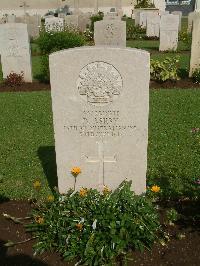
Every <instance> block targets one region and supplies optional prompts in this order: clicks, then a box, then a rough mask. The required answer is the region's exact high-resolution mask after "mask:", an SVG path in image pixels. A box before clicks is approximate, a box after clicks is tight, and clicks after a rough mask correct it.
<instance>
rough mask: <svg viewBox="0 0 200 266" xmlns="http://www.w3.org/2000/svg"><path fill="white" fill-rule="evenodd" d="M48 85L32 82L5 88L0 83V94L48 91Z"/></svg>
mask: <svg viewBox="0 0 200 266" xmlns="http://www.w3.org/2000/svg"><path fill="white" fill-rule="evenodd" d="M50 89H51V87H50V84H46V83H40V82H33V83H23V84H22V85H20V86H13V87H11V86H7V85H5V84H4V83H0V92H23V91H24V92H29V91H48V90H50Z"/></svg>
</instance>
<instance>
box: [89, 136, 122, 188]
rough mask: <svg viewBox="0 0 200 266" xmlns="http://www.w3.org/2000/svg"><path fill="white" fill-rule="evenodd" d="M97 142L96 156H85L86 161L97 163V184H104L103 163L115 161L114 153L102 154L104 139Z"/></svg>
mask: <svg viewBox="0 0 200 266" xmlns="http://www.w3.org/2000/svg"><path fill="white" fill-rule="evenodd" d="M97 144H98V157H89V156H86V158H87V160H86V162H87V163H99V186H100V187H101V186H104V177H105V176H104V174H105V173H104V170H105V163H116V162H117V160H116V155H114V156H105V155H104V141H103V140H100V141H98V142H97Z"/></svg>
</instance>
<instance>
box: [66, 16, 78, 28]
mask: <svg viewBox="0 0 200 266" xmlns="http://www.w3.org/2000/svg"><path fill="white" fill-rule="evenodd" d="M65 24H66V25H67V26H69V27H72V28H76V29H78V15H67V16H65Z"/></svg>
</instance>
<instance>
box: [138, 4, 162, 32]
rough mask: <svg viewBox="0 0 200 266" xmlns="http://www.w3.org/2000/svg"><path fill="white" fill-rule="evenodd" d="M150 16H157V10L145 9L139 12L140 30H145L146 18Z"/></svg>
mask: <svg viewBox="0 0 200 266" xmlns="http://www.w3.org/2000/svg"><path fill="white" fill-rule="evenodd" d="M151 14H159V10H155V9H152V10H149V9H147V10H143V11H141V12H139V15H138V16H139V25H140V26H141V28H143V29H145V28H146V27H147V16H148V15H151Z"/></svg>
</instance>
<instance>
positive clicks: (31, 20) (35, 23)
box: [16, 14, 41, 39]
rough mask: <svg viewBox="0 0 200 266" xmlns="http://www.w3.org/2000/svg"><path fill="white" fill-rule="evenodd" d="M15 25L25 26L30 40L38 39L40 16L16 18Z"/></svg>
mask: <svg viewBox="0 0 200 266" xmlns="http://www.w3.org/2000/svg"><path fill="white" fill-rule="evenodd" d="M16 23H25V24H27V26H28V34H29V37H30V38H33V39H36V38H38V37H39V33H40V27H41V16H40V15H33V16H30V15H28V14H26V15H25V16H22V17H17V18H16Z"/></svg>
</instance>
